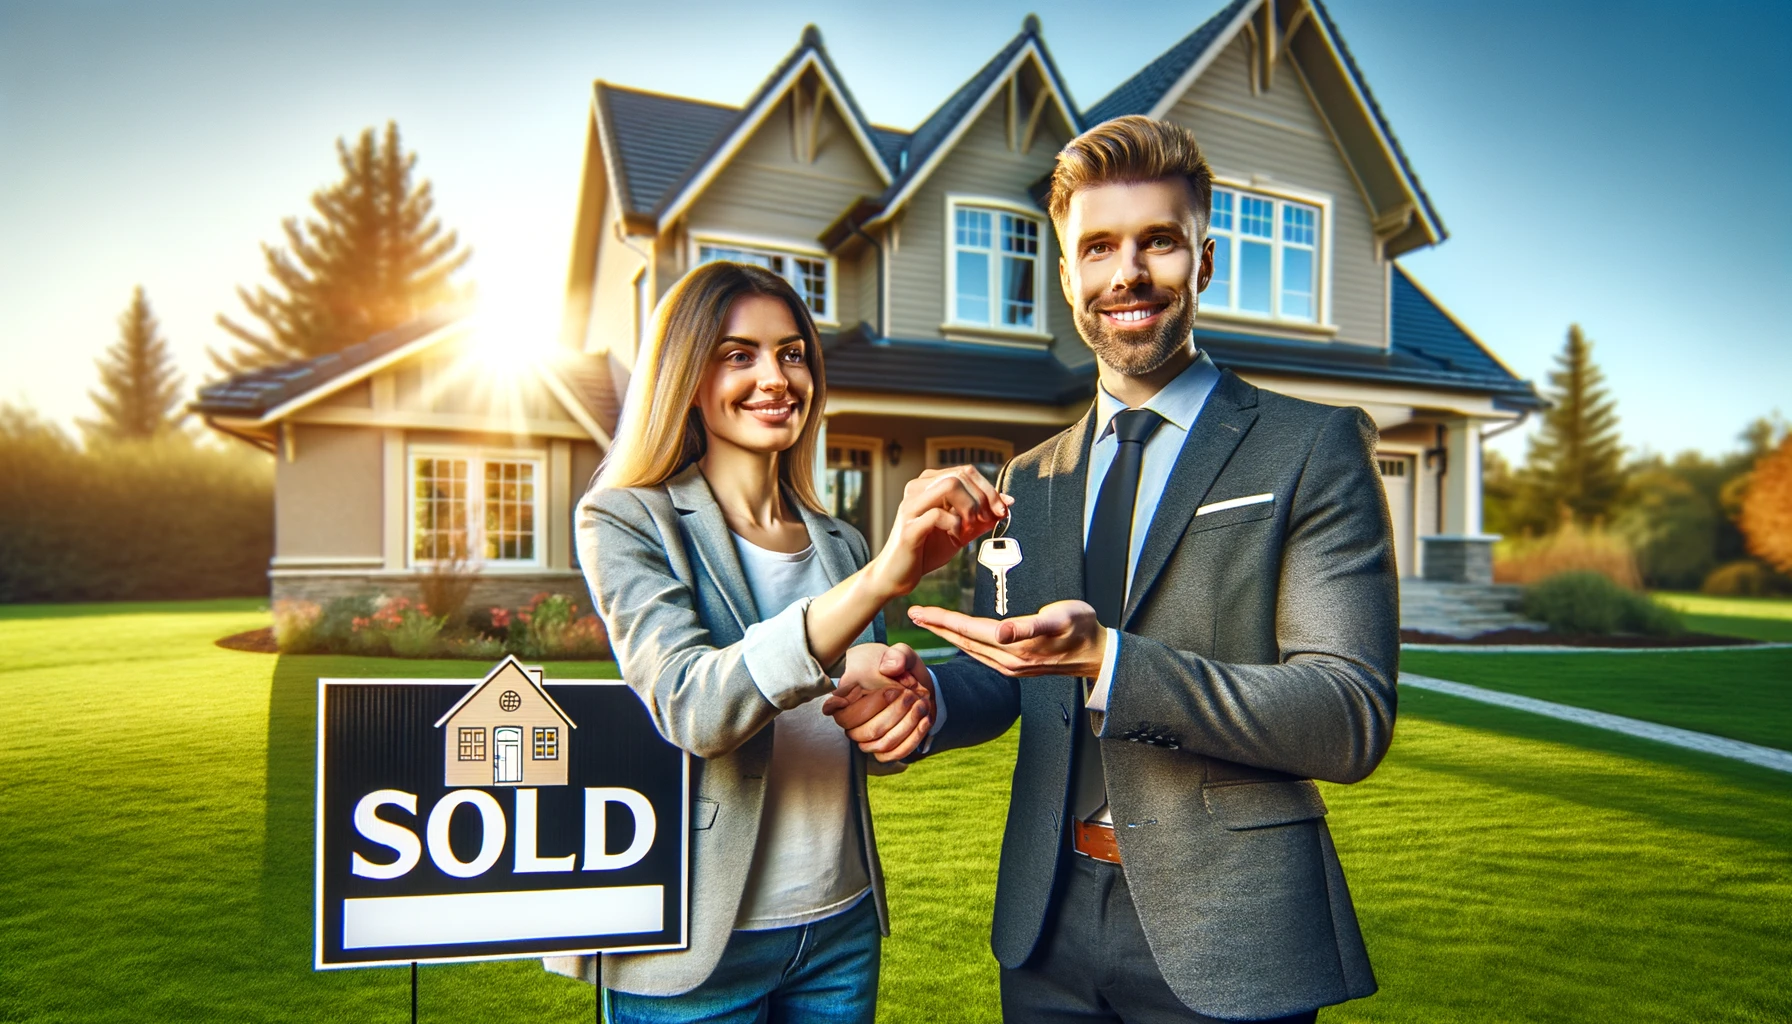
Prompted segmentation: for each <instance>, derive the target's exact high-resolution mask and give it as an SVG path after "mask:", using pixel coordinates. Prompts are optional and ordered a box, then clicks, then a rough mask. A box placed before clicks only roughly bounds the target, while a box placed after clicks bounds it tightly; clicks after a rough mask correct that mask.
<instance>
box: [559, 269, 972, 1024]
mask: <svg viewBox="0 0 1792 1024" xmlns="http://www.w3.org/2000/svg"><path fill="white" fill-rule="evenodd" d="M825 396H826V388H825V385H824V383H823V378H822V365H821V348H820V346H819V345H818V344H817V340H816V334H815V326H814V324H813V322H812V321H811V320H810V318H809V313H808V310H807V309H806V308H805V307H804V305H803V303H802V300H801V299H799V298H798V297H797V295H796V292H795V291H794V290H793V289H792V288H791V287H790V285H789V284H787V283H786V282H785V281H784V280H783V279H782V278H780V277H778V276H776V275H775V274H772V273H769V272H767V271H765V270H762V269H760V268H757V267H752V266H746V265H742V264H735V263H710V264H706V265H704V266H702V267H699V268H698V269H696V270H694V271H692V272H691V273H690V274H689V275H688V276H686V277H685V278H684V280H682V281H680V282H679V283H678V284H677V285H676V286H675V287H674V288H673V289H672V290H671V292H670V293H668V295H667V296H666V298H665V300H664V301H663V303H662V304H661V307H660V311H659V314H658V316H657V318H656V323H655V329H654V337H653V339H652V343H651V345H650V347H649V348H648V350H647V351H645V352H642V353H641V354H640V355H639V356H638V357H637V359H636V361H635V373H634V377H633V380H632V382H631V384H630V387H629V394H628V401H627V403H626V405H625V409H624V413H623V422H622V425H621V427H620V429H619V430H618V433H617V437H616V441H615V444H614V445H613V446H612V448H611V451H610V455H609V456H608V457H607V458H606V459H605V461H604V465H603V468H602V469H601V470H600V471H599V473H598V477H597V481H596V483H595V484H594V486H593V487H592V489H591V491H590V492H589V493H587V494H586V495H585V497H584V499H583V500H582V501H581V502H580V504H579V510H578V545H579V562H580V564H581V565H583V566H584V567H585V574H586V579H587V581H588V582H589V583H590V585H591V591H592V594H593V596H594V598H595V601H596V604H597V607H598V610H599V612H600V613H601V615H602V616H603V620H604V623H605V625H606V626H608V627H609V631H610V641H611V644H612V646H613V647H614V649H615V652H616V656H617V660H618V661H619V662H620V664H621V668H622V677H623V678H624V679H625V680H627V681H628V683H629V685H630V686H631V687H633V688H634V690H635V692H636V693H638V694H640V696H641V699H642V701H643V702H644V703H645V704H646V705H647V708H648V711H649V712H650V714H651V715H652V717H653V720H654V722H655V724H656V725H657V726H658V728H659V730H660V733H661V734H662V735H663V736H665V737H666V739H668V740H669V741H671V742H672V743H674V744H676V745H677V746H679V747H681V748H683V749H685V750H687V751H689V752H691V753H692V754H694V755H696V757H697V758H698V760H695V761H694V762H693V764H694V768H693V775H694V783H693V785H694V792H693V797H694V799H693V802H692V828H693V833H692V845H691V927H690V945H689V948H688V949H685V950H682V951H678V952H670V953H641V954H632V955H628V954H625V955H611V956H605V957H603V964H602V977H601V983H602V984H603V985H604V986H605V993H604V996H605V1006H606V1011H607V1014H608V1019H609V1020H611V1021H613V1022H619V1024H620V1022H634V1021H699V1020H701V1021H712V1020H714V1021H734V1020H740V1021H753V1020H772V1021H778V1020H794V1021H842V1022H847V1021H851V1022H860V1021H862V1022H866V1024H869V1022H870V1021H871V1020H872V1017H873V1011H874V1007H875V1002H876V995H877V965H878V956H879V943H880V940H881V936H882V935H883V934H887V933H888V912H887V909H886V907H885V904H884V897H883V885H882V878H881V874H880V871H879V866H878V859H877V850H876V844H875V842H874V839H873V836H872V830H871V817H870V809H869V806H868V804H867V802H866V797H865V773H866V758H865V755H864V754H863V753H862V752H860V751H859V750H857V749H855V748H854V746H853V744H852V743H851V742H850V741H849V740H848V739H847V738H846V736H845V734H844V733H843V732H842V731H841V729H840V727H839V726H837V725H835V723H834V722H833V721H831V720H829V719H828V718H826V717H824V716H823V715H822V713H821V708H820V705H821V703H822V701H821V699H820V698H822V697H824V696H825V695H827V694H829V693H832V692H833V690H834V687H833V684H832V682H831V681H830V680H829V678H828V672H827V671H825V670H824V666H835V665H838V664H840V663H842V662H843V659H844V658H845V657H847V656H848V649H849V648H850V647H851V646H852V645H854V644H857V643H863V642H867V641H871V640H877V641H880V642H881V641H882V640H883V622H882V619H881V617H880V615H879V609H881V608H882V607H883V605H884V604H885V602H887V601H889V600H890V599H891V598H893V597H897V596H900V595H902V594H906V593H908V592H909V591H910V590H912V589H913V588H914V587H915V585H916V583H917V582H919V580H920V577H921V574H922V573H924V572H926V571H928V570H930V569H933V568H936V567H938V566H939V565H942V564H944V563H945V561H946V560H947V558H949V557H950V556H951V554H952V553H953V552H954V551H956V550H958V549H959V548H960V547H962V546H963V545H964V544H965V543H967V542H968V541H969V540H970V539H971V538H973V537H975V536H976V535H978V534H980V533H982V532H983V531H984V530H986V529H988V528H990V527H991V526H993V525H994V524H995V522H996V521H997V520H998V519H999V518H1000V517H1001V516H1002V515H1003V514H1005V513H1006V510H1007V506H1006V502H1005V501H1004V499H1003V498H1002V497H1001V496H1000V495H999V494H997V493H996V492H995V490H994V488H992V487H991V486H990V485H989V483H988V482H987V481H986V480H984V479H983V477H982V476H981V475H979V474H978V473H977V472H976V470H974V469H971V468H970V467H962V468H960V469H957V470H951V471H945V472H940V473H929V474H926V475H925V476H924V477H923V478H922V479H920V480H917V481H916V482H915V483H913V484H911V485H910V486H909V488H908V490H907V492H906V493H905V495H904V499H903V502H902V505H901V508H900V510H899V511H898V513H897V516H896V522H895V524H894V526H893V527H892V528H891V530H890V540H889V543H888V544H886V545H885V546H884V549H883V550H882V551H881V552H879V553H878V555H877V557H876V558H874V559H873V558H869V551H868V549H867V546H866V544H865V540H864V538H863V537H861V536H860V535H859V533H858V532H857V531H856V530H854V529H853V528H852V527H851V526H849V525H847V524H846V523H843V522H841V521H839V520H837V519H834V518H831V517H830V516H828V515H826V514H825V513H824V512H823V510H822V508H821V503H820V500H819V498H818V497H817V495H816V492H815V486H814V483H813V477H812V474H813V467H814V465H815V455H816V451H815V449H816V445H817V441H818V436H819V433H820V427H821V415H820V414H821V409H822V406H823V403H824V400H825ZM872 650H874V649H872V648H867V655H868V656H869V652H870V651H872ZM926 693H927V691H926V690H925V689H924V688H922V687H920V686H919V685H918V684H917V685H915V686H914V687H913V689H901V688H891V689H890V690H886V691H885V692H884V693H883V694H881V695H875V696H865V697H862V698H860V699H862V700H881V701H885V702H887V706H885V707H883V708H882V709H881V711H880V712H879V714H880V716H887V717H886V719H885V720H886V721H901V720H902V719H904V718H909V719H920V718H922V717H924V716H930V715H931V714H932V707H931V703H930V701H929V700H928V698H927V696H926ZM922 724H923V725H924V724H925V723H922ZM925 731H926V730H925V728H920V729H916V730H915V731H914V733H913V736H914V739H911V740H910V741H909V742H908V743H906V744H905V745H903V746H900V747H896V748H894V749H887V750H884V749H879V750H877V751H876V757H877V758H878V760H879V761H894V760H896V759H898V758H900V757H903V756H906V755H907V754H908V753H909V752H910V751H911V750H912V749H913V745H914V742H915V741H916V740H918V739H919V737H920V736H922V735H924V734H925ZM898 770H899V769H898ZM550 966H554V967H555V969H561V968H566V969H567V973H575V972H576V973H579V974H582V975H585V976H589V972H588V968H586V969H585V970H580V969H579V968H580V967H584V965H583V964H578V963H577V962H576V961H574V962H572V963H567V962H564V961H563V962H561V963H559V964H551V965H550Z"/></svg>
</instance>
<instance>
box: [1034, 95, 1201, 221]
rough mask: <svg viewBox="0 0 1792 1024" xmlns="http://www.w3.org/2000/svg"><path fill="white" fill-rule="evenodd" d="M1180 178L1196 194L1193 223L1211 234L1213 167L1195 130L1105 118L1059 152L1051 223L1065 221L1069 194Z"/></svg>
mask: <svg viewBox="0 0 1792 1024" xmlns="http://www.w3.org/2000/svg"><path fill="white" fill-rule="evenodd" d="M1160 178H1181V179H1183V180H1185V181H1187V182H1188V186H1189V188H1190V189H1192V190H1193V191H1194V195H1195V227H1196V230H1198V231H1199V232H1200V233H1201V234H1202V235H1206V234H1207V219H1208V217H1209V215H1211V213H1212V211H1213V169H1212V168H1210V167H1208V166H1207V158H1206V157H1203V156H1202V155H1201V147H1200V146H1199V145H1197V144H1196V142H1195V136H1194V133H1193V132H1191V131H1189V130H1188V129H1187V128H1184V127H1182V126H1181V125H1179V124H1171V123H1170V122H1168V121H1154V120H1152V119H1151V118H1149V117H1144V116H1141V115H1138V114H1130V115H1128V116H1126V117H1116V118H1114V119H1113V120H1112V121H1104V122H1102V123H1101V124H1098V125H1096V126H1095V127H1093V128H1091V129H1089V130H1088V131H1086V132H1084V133H1083V134H1081V135H1078V136H1077V137H1076V138H1074V139H1071V140H1070V142H1069V143H1067V144H1066V145H1065V146H1064V148H1063V149H1062V150H1060V151H1059V152H1058V163H1057V166H1056V167H1054V168H1053V169H1052V188H1051V192H1050V194H1049V195H1048V196H1047V198H1046V209H1048V210H1049V211H1051V217H1052V223H1053V224H1055V225H1060V226H1061V225H1062V224H1063V223H1064V217H1065V215H1066V214H1067V213H1068V212H1069V210H1070V197H1071V195H1072V194H1074V193H1076V192H1080V191H1082V190H1083V189H1086V188H1094V187H1096V186H1097V185H1115V184H1136V183H1138V182H1144V181H1157V180H1158V179H1160Z"/></svg>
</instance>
